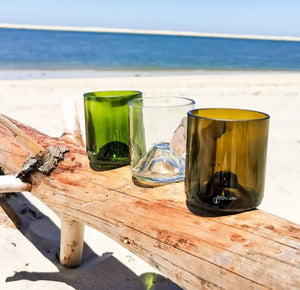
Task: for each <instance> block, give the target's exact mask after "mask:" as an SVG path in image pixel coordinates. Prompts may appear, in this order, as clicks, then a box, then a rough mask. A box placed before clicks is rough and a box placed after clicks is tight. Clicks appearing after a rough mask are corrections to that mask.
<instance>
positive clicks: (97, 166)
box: [90, 161, 129, 171]
mask: <svg viewBox="0 0 300 290" xmlns="http://www.w3.org/2000/svg"><path fill="white" fill-rule="evenodd" d="M126 165H129V161H120V162H118V161H115V162H101V163H100V162H99V163H95V162H90V167H91V168H92V169H93V170H94V171H106V170H111V169H116V168H119V167H123V166H126Z"/></svg>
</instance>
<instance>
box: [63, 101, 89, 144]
mask: <svg viewBox="0 0 300 290" xmlns="http://www.w3.org/2000/svg"><path fill="white" fill-rule="evenodd" d="M62 112H63V124H64V134H63V136H69V137H71V138H73V139H74V140H76V141H77V142H78V145H79V146H82V147H83V146H84V144H83V140H82V135H81V129H80V122H79V117H78V112H77V109H76V105H75V103H74V102H73V101H72V100H70V99H66V100H64V101H63V105H62Z"/></svg>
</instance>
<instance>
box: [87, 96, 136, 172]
mask: <svg viewBox="0 0 300 290" xmlns="http://www.w3.org/2000/svg"><path fill="white" fill-rule="evenodd" d="M140 97H142V93H141V92H139V91H98V92H90V93H86V94H84V110H85V130H86V149H87V154H88V157H89V160H90V166H91V168H92V169H94V170H96V171H102V170H109V169H114V168H118V167H121V166H124V165H128V164H129V161H130V157H129V156H130V154H129V142H130V141H129V108H128V102H129V101H130V100H132V99H135V98H140Z"/></svg>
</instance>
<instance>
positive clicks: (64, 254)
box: [60, 99, 84, 268]
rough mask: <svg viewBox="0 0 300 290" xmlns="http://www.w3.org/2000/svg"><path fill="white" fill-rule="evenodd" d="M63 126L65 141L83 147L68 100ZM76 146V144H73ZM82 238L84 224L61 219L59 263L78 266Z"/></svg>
mask: <svg viewBox="0 0 300 290" xmlns="http://www.w3.org/2000/svg"><path fill="white" fill-rule="evenodd" d="M63 124H64V134H63V136H64V137H66V138H67V139H66V140H70V139H71V140H72V141H73V140H74V141H76V142H77V144H78V145H79V146H83V140H82V136H81V130H80V123H79V117H78V112H77V109H76V106H75V103H74V102H73V101H72V100H70V99H67V100H64V101H63ZM75 144H76V143H75ZM83 238H84V223H81V222H79V221H77V220H75V219H74V218H72V217H70V216H66V215H63V216H62V217H61V239H60V263H61V264H62V265H65V266H67V267H71V268H72V267H76V266H78V265H80V263H81V258H82V249H83V242H84V241H83Z"/></svg>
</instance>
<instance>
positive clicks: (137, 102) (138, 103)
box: [128, 96, 195, 108]
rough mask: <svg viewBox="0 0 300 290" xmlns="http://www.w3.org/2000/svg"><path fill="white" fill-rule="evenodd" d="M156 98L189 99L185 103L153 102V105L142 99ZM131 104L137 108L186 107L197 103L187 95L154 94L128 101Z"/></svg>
mask: <svg viewBox="0 0 300 290" xmlns="http://www.w3.org/2000/svg"><path fill="white" fill-rule="evenodd" d="M154 99H159V100H163V99H173V100H174V99H177V100H178V99H179V100H185V101H187V102H186V103H183V104H163V103H162V104H160V105H157V104H151V105H145V104H143V103H142V102H141V101H144V100H154ZM128 104H129V106H132V107H136V108H170V107H184V106H190V105H194V104H195V100H193V99H190V98H186V97H172V96H161V97H159V96H153V97H141V98H136V99H133V100H130V101H129V102H128Z"/></svg>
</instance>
